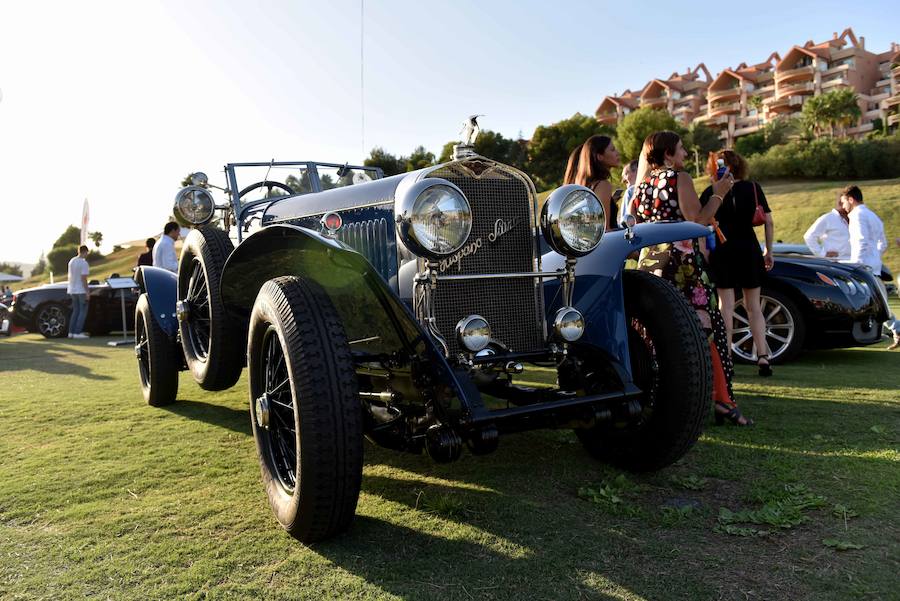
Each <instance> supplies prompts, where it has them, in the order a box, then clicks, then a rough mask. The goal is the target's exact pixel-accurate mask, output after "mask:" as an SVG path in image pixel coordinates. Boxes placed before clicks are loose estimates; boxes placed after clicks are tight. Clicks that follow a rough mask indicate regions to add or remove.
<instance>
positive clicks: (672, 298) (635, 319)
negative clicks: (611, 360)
mask: <svg viewBox="0 0 900 601" xmlns="http://www.w3.org/2000/svg"><path fill="white" fill-rule="evenodd" d="M623 283H624V287H625V311H626V318H627V320H628V325H629V333H628V352H629V355H630V359H631V370H632V377H633V379H634V382H635V384H636V385H637V386H638V387H639V388H640V389H641V391H642V392H643V394H642V395H641V399H640V401H641V413H640V414H639V415H638V416H637V418H635V419H633V420H629V421H623V422H617V423H614V424H612V425H600V426H596V427H594V428H590V429H583V430H577V431H576V434H577V435H578V438H579V439H580V440H581V442H582V444H584V446H585V448H586V449H587V450H588V452H590V453H591V454H592V455H594V456H595V457H597V458H599V459H601V460H603V461H607V462H609V463H612V464H614V465H618V466H620V467H622V468H625V469H629V470H634V471H651V470H657V469H660V468H663V467H665V466H667V465H669V464H671V463H673V462H674V461H677V460H678V459H679V458H680V457H681V456H683V455H684V454H685V453H687V451H688V450H689V449H690V448H691V447H692V446H693V445H694V443H695V442H696V441H697V439H698V438H699V437H700V433H701V431H702V429H703V422H704V421H705V419H706V417H707V416H708V414H709V410H710V407H711V406H712V365H711V360H710V354H709V343H708V342H707V339H706V336H705V334H704V333H703V329H702V328H701V327H700V321H699V320H698V319H697V315H696V313H694V310H693V308H692V307H691V306H690V305H689V304H688V303H687V301H685V299H684V297H683V296H682V295H681V293H680V292H678V290H676V289H675V288H674V287H673V286H672V285H671V284H670V283H669V282H667V281H666V280H663V279H662V278H659V277H656V276H654V275H651V274H649V273H645V272H642V271H632V270H626V272H625V275H624V278H623Z"/></svg>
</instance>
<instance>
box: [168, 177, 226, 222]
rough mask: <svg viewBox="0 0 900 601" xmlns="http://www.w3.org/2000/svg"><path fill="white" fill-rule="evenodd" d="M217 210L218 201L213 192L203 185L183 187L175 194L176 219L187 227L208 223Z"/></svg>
mask: <svg viewBox="0 0 900 601" xmlns="http://www.w3.org/2000/svg"><path fill="white" fill-rule="evenodd" d="M215 210H216V203H215V201H214V200H213V197H212V194H210V193H209V190H207V189H206V188H204V187H202V186H188V187H187V188H182V189H181V190H180V191H179V192H178V194H176V195H175V206H174V207H173V209H172V211H173V213H174V214H175V221H177V222H178V223H179V224H181V225H183V226H186V227H191V226H197V225H203V224H204V223H208V222H209V221H210V220H211V219H212V218H213V212H214V211H215Z"/></svg>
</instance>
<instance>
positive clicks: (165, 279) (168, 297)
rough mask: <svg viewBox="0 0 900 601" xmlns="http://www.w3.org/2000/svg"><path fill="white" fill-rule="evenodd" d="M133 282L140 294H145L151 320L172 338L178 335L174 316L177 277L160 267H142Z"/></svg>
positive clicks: (176, 321) (176, 297)
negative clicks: (135, 281)
mask: <svg viewBox="0 0 900 601" xmlns="http://www.w3.org/2000/svg"><path fill="white" fill-rule="evenodd" d="M135 280H137V283H138V284H139V285H140V287H141V292H146V293H147V300H148V301H149V302H150V309H151V310H152V311H153V318H154V319H155V320H156V323H158V324H159V327H160V328H162V330H163V331H164V332H165V333H166V334H168V335H169V336H171V337H172V338H174V337H175V335H176V334H177V333H178V318H177V317H176V316H175V302H176V301H177V300H178V276H177V275H176V274H174V273H172V272H171V271H168V270H166V269H163V268H161V267H148V266H147V265H143V266H141V267H140V268H139V269H138V272H137V275H136V276H135Z"/></svg>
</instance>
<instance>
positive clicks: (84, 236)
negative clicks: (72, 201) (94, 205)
mask: <svg viewBox="0 0 900 601" xmlns="http://www.w3.org/2000/svg"><path fill="white" fill-rule="evenodd" d="M90 217H91V214H90V211H89V210H88V200H87V198H85V199H84V207H83V208H82V209H81V243H82V244H84V245H87V241H88V221H89V220H90Z"/></svg>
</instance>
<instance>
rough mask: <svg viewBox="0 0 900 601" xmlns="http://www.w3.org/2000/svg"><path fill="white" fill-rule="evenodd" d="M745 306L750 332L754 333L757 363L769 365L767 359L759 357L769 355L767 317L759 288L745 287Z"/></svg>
mask: <svg viewBox="0 0 900 601" xmlns="http://www.w3.org/2000/svg"><path fill="white" fill-rule="evenodd" d="M744 307H745V308H746V309H747V318H748V319H749V320H750V333H751V334H753V346H754V347H755V348H756V356H757V358H758V359H757V363H758V364H760V365H768V364H769V361H768V360H767V359H759V357H761V356H763V355H765V356H766V357H768V355H769V345H768V344H767V343H766V318H765V316H764V315H763V313H762V306H760V301H759V288H744Z"/></svg>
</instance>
